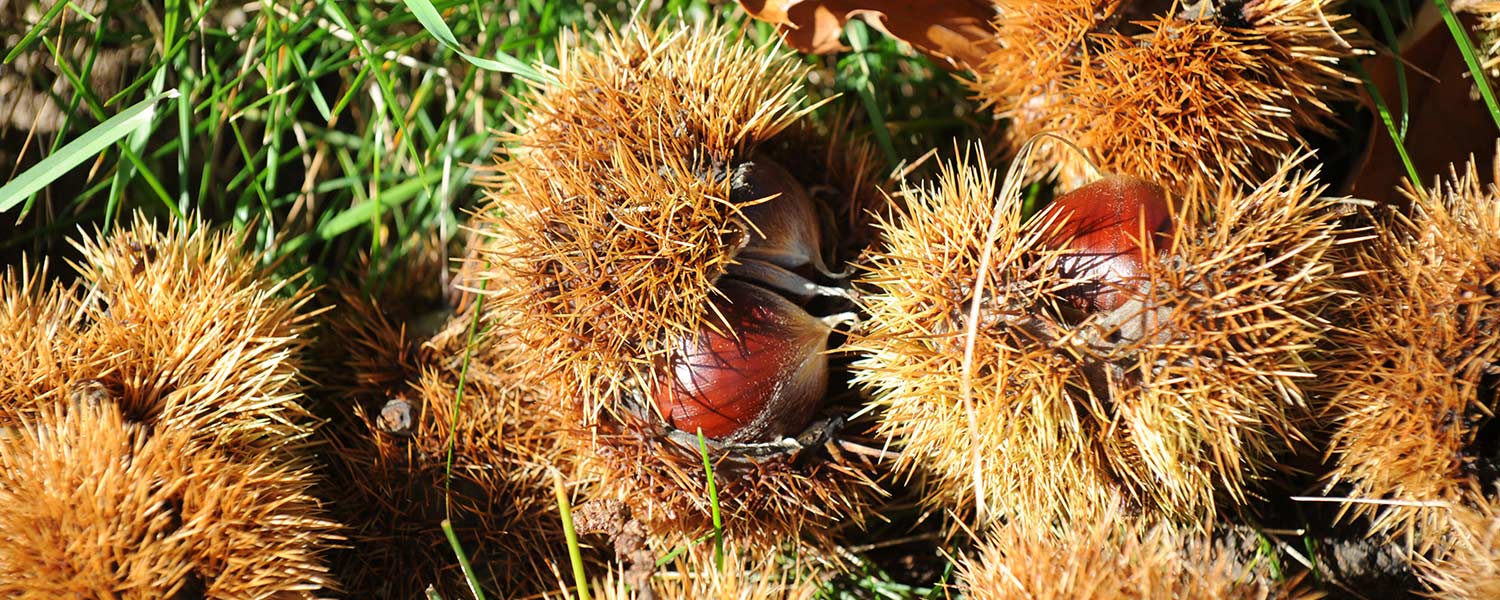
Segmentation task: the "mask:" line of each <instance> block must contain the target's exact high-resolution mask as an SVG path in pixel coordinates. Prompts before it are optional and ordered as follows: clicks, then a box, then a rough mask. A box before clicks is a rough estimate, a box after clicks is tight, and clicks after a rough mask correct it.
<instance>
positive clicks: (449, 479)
mask: <svg viewBox="0 0 1500 600" xmlns="http://www.w3.org/2000/svg"><path fill="white" fill-rule="evenodd" d="M484 284H485V282H484V281H480V282H479V289H480V291H483V290H484ZM483 314H484V294H482V293H480V294H475V295H474V318H473V319H471V320H470V321H469V334H468V338H467V340H465V342H464V361H463V364H462V366H460V367H459V368H458V388H457V389H456V390H455V391H454V392H453V423H451V424H449V426H448V459H447V461H446V464H445V465H444V467H443V511H444V514H447V515H450V516H451V515H452V514H453V499H452V498H451V497H450V496H451V493H452V490H453V488H452V484H453V447H454V443H455V441H456V440H457V439H458V415H460V414H462V413H460V412H459V409H460V408H462V407H463V403H464V383H465V382H467V381H468V380H469V359H470V358H472V357H473V356H474V338H476V337H478V335H479V324H480V319H479V317H480V315H483Z"/></svg>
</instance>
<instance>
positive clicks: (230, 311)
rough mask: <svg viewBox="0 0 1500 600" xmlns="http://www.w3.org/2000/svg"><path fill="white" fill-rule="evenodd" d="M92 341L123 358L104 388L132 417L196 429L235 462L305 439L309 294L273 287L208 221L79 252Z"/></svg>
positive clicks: (138, 231)
mask: <svg viewBox="0 0 1500 600" xmlns="http://www.w3.org/2000/svg"><path fill="white" fill-rule="evenodd" d="M77 245H78V247H79V249H80V251H81V252H82V253H83V260H82V262H80V263H79V265H78V270H79V272H80V275H81V276H82V279H83V284H84V286H83V287H84V288H85V289H86V290H87V291H88V293H87V295H85V296H84V297H83V298H82V299H81V301H80V302H81V304H82V305H83V310H84V313H85V315H86V318H87V319H88V320H89V322H90V323H89V328H88V333H87V336H86V339H85V340H84V341H83V342H82V343H83V344H84V345H85V346H87V347H88V348H89V349H90V351H94V352H99V353H101V354H104V355H108V356H112V357H114V359H113V361H112V362H111V363H110V366H111V368H110V369H109V370H108V372H107V373H102V372H101V373H99V374H96V375H92V376H94V377H99V378H101V379H103V380H104V381H105V383H106V385H108V386H110V387H111V389H112V391H113V392H114V393H115V394H116V395H117V398H118V399H119V402H120V405H121V408H122V410H124V411H125V413H126V414H127V415H129V416H131V418H134V419H139V420H142V421H145V422H150V423H153V424H157V425H158V426H163V427H179V428H184V429H188V430H192V431H195V432H197V433H198V435H200V436H204V437H205V438H213V439H216V440H219V442H221V443H223V444H226V445H228V446H229V448H230V449H231V450H232V451H240V450H244V451H246V452H256V451H260V450H265V449H268V448H273V447H274V448H280V449H286V448H288V447H290V446H294V445H296V444H298V443H301V442H300V441H302V440H305V439H306V437H307V436H308V434H309V432H310V430H311V427H310V422H311V415H309V414H308V412H307V410H306V408H305V407H304V406H303V405H302V403H301V400H300V394H301V392H302V387H303V381H302V375H301V373H300V362H301V360H302V356H301V352H302V350H303V349H304V348H305V347H306V346H307V345H308V344H309V343H310V338H309V336H308V335H306V334H307V332H308V327H309V321H308V319H309V316H310V311H309V310H308V306H307V305H308V303H309V301H310V298H311V296H310V293H309V291H308V288H306V287H305V286H302V285H299V284H297V283H293V282H289V281H284V280H283V281H277V280H275V279H273V278H272V277H271V276H270V275H269V274H268V273H267V272H266V271H265V270H264V269H263V267H262V266H261V265H260V264H259V260H258V259H257V258H255V257H254V255H252V254H250V253H248V252H245V251H244V250H243V238H242V237H241V236H239V235H235V234H229V233H220V232H213V231H211V230H209V228H208V227H207V226H205V225H204V224H202V223H201V222H193V221H190V222H186V223H182V224H178V225H173V226H172V228H171V229H159V228H158V227H157V226H156V225H154V224H152V223H151V222H150V221H148V220H146V219H145V218H144V217H137V219H136V221H135V223H134V224H133V225H132V226H131V227H130V228H128V229H122V230H120V231H118V232H116V233H114V234H111V235H108V236H103V237H100V238H98V239H85V240H83V241H81V242H78V244H77Z"/></svg>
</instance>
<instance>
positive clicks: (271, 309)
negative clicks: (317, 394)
mask: <svg viewBox="0 0 1500 600" xmlns="http://www.w3.org/2000/svg"><path fill="white" fill-rule="evenodd" d="M242 242H243V240H242V238H240V237H238V236H233V235H226V234H214V233H211V232H209V231H207V230H206V228H205V227H204V226H203V225H202V224H201V223H197V222H188V223H182V224H180V228H178V229H174V230H171V231H162V230H158V229H156V228H155V227H154V226H153V225H152V224H150V223H149V222H147V221H145V220H144V219H140V218H137V219H136V221H135V222H134V224H133V226H132V227H130V228H128V229H125V230H122V231H120V232H118V233H114V234H111V235H108V236H101V237H100V238H99V239H91V240H85V241H82V242H80V243H79V244H78V245H79V248H80V250H81V251H82V255H83V260H82V262H80V263H79V264H78V265H77V269H78V271H79V273H80V275H81V282H80V283H79V284H78V285H75V286H72V287H69V288H66V289H63V288H60V287H57V286H55V285H53V284H50V283H48V282H45V281H42V280H41V279H40V278H39V277H38V276H36V275H28V274H25V273H26V272H25V271H24V269H23V270H20V271H14V270H13V271H11V272H10V273H8V274H7V275H6V276H5V277H4V278H0V290H3V298H4V300H3V302H0V305H3V306H4V317H3V318H4V319H5V321H6V323H5V325H6V331H5V333H4V334H0V344H3V347H0V352H3V353H4V354H5V355H6V356H10V357H15V360H7V361H5V362H6V366H5V367H4V368H3V369H0V377H3V380H0V424H3V426H4V428H5V429H4V435H0V462H3V463H4V464H5V468H4V471H5V472H4V473H3V474H0V496H3V497H5V499H6V503H5V506H4V508H3V510H0V521H3V524H0V531H3V532H4V533H3V534H0V535H3V536H5V540H4V541H5V543H4V544H3V547H4V548H3V550H0V552H4V553H6V555H5V556H4V557H0V564H3V565H4V567H0V568H5V569H14V571H9V572H8V574H6V575H4V576H0V581H5V582H17V583H15V585H17V586H19V587H18V588H15V589H14V590H13V591H15V592H17V593H20V592H22V591H26V593H32V594H36V595H37V596H38V597H55V596H53V595H52V594H66V593H71V592H73V591H79V590H84V589H115V590H117V591H120V592H121V593H126V594H129V595H136V596H139V597H163V596H170V595H172V594H174V593H185V594H190V595H194V596H202V597H208V598H232V597H246V596H258V595H277V594H279V595H283V596H286V597H313V596H316V595H319V594H320V593H325V592H326V591H327V590H331V589H335V588H336V586H335V585H334V583H333V581H332V580H331V578H329V577H328V575H327V567H326V564H325V563H326V557H325V553H326V552H327V550H328V548H329V547H330V546H332V545H333V544H335V543H337V540H338V536H337V529H338V527H337V525H336V524H334V523H333V522H331V521H329V520H328V519H327V518H326V516H325V514H324V511H323V508H322V506H321V504H320V503H319V502H317V501H316V500H315V499H313V498H312V496H311V489H312V488H313V486H314V485H315V483H316V476H315V474H314V471H313V470H312V467H311V464H310V463H311V460H310V457H311V452H312V442H311V441H310V436H311V434H312V431H313V420H312V418H311V415H310V414H309V413H308V412H307V410H306V409H305V408H304V407H303V405H302V402H303V398H302V389H303V381H302V375H301V363H300V361H301V356H300V353H301V351H302V349H303V347H304V345H305V338H304V337H303V335H304V333H305V329H306V327H307V325H306V321H307V318H308V315H307V313H306V312H305V311H303V310H302V309H303V308H304V304H305V302H306V300H307V297H308V295H307V291H306V289H305V288H299V287H295V286H292V287H289V286H288V284H286V283H284V282H282V283H278V282H275V281H273V280H272V278H271V277H270V276H269V275H268V274H267V273H266V272H264V271H262V269H261V267H259V266H258V257H255V256H253V255H248V254H245V253H243V252H241V251H240V248H241V246H242ZM117 567H118V568H117Z"/></svg>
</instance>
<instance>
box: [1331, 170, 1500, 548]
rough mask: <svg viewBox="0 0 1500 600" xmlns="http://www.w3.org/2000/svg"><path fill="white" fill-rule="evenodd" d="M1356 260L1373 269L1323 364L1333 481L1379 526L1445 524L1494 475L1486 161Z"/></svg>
mask: <svg viewBox="0 0 1500 600" xmlns="http://www.w3.org/2000/svg"><path fill="white" fill-rule="evenodd" d="M1407 194H1408V196H1410V198H1411V210H1410V211H1409V212H1400V211H1398V209H1395V208H1391V207H1384V208H1381V209H1377V211H1378V212H1377V213H1376V214H1374V215H1373V217H1374V222H1375V227H1374V228H1375V230H1376V235H1375V236H1374V239H1373V240H1371V241H1370V243H1368V244H1364V245H1361V246H1359V247H1358V248H1357V252H1354V253H1352V256H1351V258H1350V261H1351V264H1352V268H1353V269H1355V270H1357V271H1359V272H1362V273H1363V275H1362V276H1361V277H1360V278H1358V279H1357V280H1356V283H1357V285H1358V291H1359V295H1358V296H1357V297H1356V299H1355V301H1353V302H1351V303H1350V304H1349V313H1348V315H1347V316H1346V317H1345V320H1346V321H1347V323H1346V326H1345V327H1342V328H1341V329H1340V331H1339V334H1338V336H1337V338H1336V340H1337V348H1338V353H1337V354H1335V355H1334V356H1333V357H1332V358H1331V360H1330V364H1329V365H1328V367H1327V368H1326V369H1323V370H1324V371H1325V372H1326V377H1327V378H1328V379H1327V387H1328V389H1329V393H1330V394H1331V395H1332V399H1331V401H1330V403H1331V407H1330V412H1329V416H1330V418H1331V419H1332V420H1333V423H1334V430H1333V439H1332V442H1331V448H1330V450H1329V454H1330V457H1331V458H1332V459H1333V463H1334V465H1333V469H1332V472H1331V473H1330V474H1329V476H1328V480H1329V483H1330V489H1331V490H1336V491H1337V493H1338V495H1340V496H1347V497H1349V498H1350V499H1351V502H1350V504H1348V505H1347V508H1346V511H1347V513H1348V514H1352V515H1357V516H1364V517H1368V518H1370V519H1371V521H1372V525H1373V528H1374V530H1375V531H1377V532H1381V533H1385V534H1390V535H1394V536H1413V537H1414V538H1415V539H1414V541H1416V542H1417V543H1418V544H1419V545H1425V544H1426V543H1428V541H1430V540H1429V539H1428V537H1429V535H1437V533H1438V532H1440V531H1441V523H1440V522H1441V520H1442V513H1443V512H1444V511H1445V510H1446V509H1445V508H1443V506H1445V505H1449V504H1456V503H1460V502H1461V498H1462V495H1463V493H1464V490H1466V489H1469V488H1471V487H1473V486H1476V485H1480V484H1483V483H1484V480H1483V479H1481V478H1480V475H1479V473H1478V471H1477V469H1476V463H1477V462H1479V461H1481V460H1484V459H1483V458H1482V457H1481V455H1480V452H1481V450H1480V446H1479V445H1478V444H1479V442H1480V439H1479V436H1480V434H1479V432H1480V428H1481V427H1484V426H1485V425H1486V424H1487V423H1489V422H1490V420H1491V419H1493V414H1494V410H1495V398H1494V389H1495V388H1494V386H1495V379H1494V373H1495V371H1496V365H1497V363H1500V345H1497V344H1496V339H1497V338H1496V335H1495V328H1496V326H1497V324H1500V192H1497V191H1496V189H1495V187H1494V186H1493V185H1489V184H1483V183H1481V178H1480V176H1479V174H1478V171H1477V168H1476V167H1475V165H1473V164H1469V165H1467V166H1466V167H1465V168H1464V170H1463V172H1462V173H1454V174H1453V175H1452V176H1451V178H1450V179H1449V180H1448V181H1446V182H1444V183H1440V184H1439V185H1436V186H1434V187H1433V188H1431V189H1428V190H1425V191H1418V190H1414V189H1408V192H1407Z"/></svg>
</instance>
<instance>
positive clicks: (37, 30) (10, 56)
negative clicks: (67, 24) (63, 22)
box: [5, 2, 68, 65]
mask: <svg viewBox="0 0 1500 600" xmlns="http://www.w3.org/2000/svg"><path fill="white" fill-rule="evenodd" d="M67 7H68V3H67V2H58V3H56V4H53V5H52V9H51V10H49V11H47V14H45V15H42V20H40V21H37V24H36V27H32V28H31V31H28V32H26V35H24V36H22V37H21V41H19V42H16V47H15V48H11V49H10V52H7V53H5V64H7V65H8V64H10V61H13V60H15V59H16V57H17V56H20V55H21V53H22V52H25V51H26V50H27V49H29V48H31V45H32V44H35V43H36V41H37V39H39V38H41V37H42V32H43V31H44V30H46V29H47V25H48V24H49V23H51V22H52V20H53V19H56V18H57V15H58V14H60V13H62V11H63V9H64V8H67Z"/></svg>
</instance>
